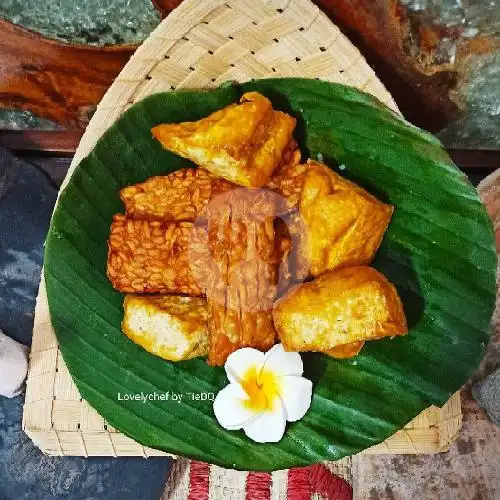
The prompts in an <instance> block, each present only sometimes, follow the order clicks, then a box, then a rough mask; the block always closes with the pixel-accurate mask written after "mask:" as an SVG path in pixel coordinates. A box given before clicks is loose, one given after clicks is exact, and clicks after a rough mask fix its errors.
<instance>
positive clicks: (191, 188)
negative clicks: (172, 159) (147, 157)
mask: <svg viewBox="0 0 500 500" xmlns="http://www.w3.org/2000/svg"><path fill="white" fill-rule="evenodd" d="M234 187H236V186H235V185H234V184H232V183H230V182H228V181H226V180H225V179H220V178H219V177H215V176H214V175H213V174H211V173H210V172H208V171H207V170H204V169H202V168H182V169H180V170H177V171H175V172H172V173H171V174H168V175H162V176H157V177H150V178H149V179H148V180H147V181H145V182H142V183H140V184H134V185H133V186H127V187H125V188H123V189H122V190H121V191H120V198H121V200H122V201H123V203H124V205H125V209H126V212H127V216H128V217H130V218H133V219H147V220H160V221H165V222H168V221H175V220H184V221H194V220H195V219H196V218H197V217H199V216H201V215H203V209H204V208H205V207H206V205H207V204H208V202H209V201H210V200H211V199H213V198H214V197H215V196H217V195H218V194H220V193H223V192H224V191H227V190H229V189H232V188H234Z"/></svg>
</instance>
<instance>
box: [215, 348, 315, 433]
mask: <svg viewBox="0 0 500 500" xmlns="http://www.w3.org/2000/svg"><path fill="white" fill-rule="evenodd" d="M224 368H225V369H226V374H227V378H228V379H229V382H230V384H229V385H228V386H227V387H225V388H224V389H222V390H221V391H220V392H219V394H217V397H216V398H215V400H214V412H215V417H216V418H217V420H218V422H219V424H220V425H222V427H224V429H228V430H238V429H243V430H244V432H245V434H246V435H247V436H248V437H249V438H250V439H253V440H254V441H256V442H258V443H277V442H278V441H279V440H280V439H281V438H282V437H283V434H284V433H285V426H286V422H287V420H288V421H289V422H295V421H296V420H300V419H301V418H302V417H303V416H304V415H305V414H306V412H307V410H308V409H309V406H310V405H311V395H312V382H311V381H310V380H308V379H306V378H304V377H302V373H303V371H304V367H303V364H302V359H301V357H300V354H298V353H297V352H286V351H285V350H284V349H283V346H282V345H281V344H277V345H275V346H274V347H273V348H272V349H270V350H269V351H268V352H267V353H265V354H264V353H262V352H260V351H258V350H257V349H252V348H251V347H245V348H243V349H239V350H237V351H235V352H233V353H232V354H231V355H230V356H229V357H228V358H227V361H226V364H225V365H224Z"/></svg>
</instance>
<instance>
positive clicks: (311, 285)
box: [273, 266, 408, 355]
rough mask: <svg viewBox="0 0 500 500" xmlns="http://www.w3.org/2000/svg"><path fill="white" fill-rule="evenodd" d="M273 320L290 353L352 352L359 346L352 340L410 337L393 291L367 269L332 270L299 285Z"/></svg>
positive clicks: (278, 307)
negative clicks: (407, 335)
mask: <svg viewBox="0 0 500 500" xmlns="http://www.w3.org/2000/svg"><path fill="white" fill-rule="evenodd" d="M273 317H274V324H275V326H276V330H277V332H278V335H279V337H280V339H281V342H282V343H283V346H284V347H285V349H286V350H288V351H319V352H325V353H327V354H330V355H335V354H337V355H338V354H339V350H338V349H337V348H338V346H345V347H344V348H343V351H346V350H351V349H354V350H356V349H357V348H360V347H362V346H360V345H359V344H358V345H357V346H356V345H353V343H355V342H359V343H362V342H363V341H366V340H374V339H379V338H382V337H392V336H395V335H404V334H406V333H408V327H407V324H406V318H405V315H404V311H403V305H402V303H401V299H400V298H399V296H398V293H397V291H396V288H395V287H394V285H393V284H392V283H390V282H389V281H388V280H387V278H386V277H385V276H384V275H383V274H381V273H379V272H378V271H376V270H375V269H373V268H371V267H365V266H357V267H347V268H343V269H338V270H336V271H330V272H327V273H324V274H322V275H321V276H319V277H318V278H316V279H314V281H310V282H308V283H302V284H300V285H297V286H296V287H294V288H293V289H292V290H290V291H289V292H288V293H287V294H286V295H285V296H284V297H282V298H281V299H279V300H278V301H277V302H276V303H275V304H274V311H273ZM346 345H349V347H347V346H346ZM332 349H335V351H331V350H332ZM343 354H344V355H345V354H346V352H344V353H343Z"/></svg>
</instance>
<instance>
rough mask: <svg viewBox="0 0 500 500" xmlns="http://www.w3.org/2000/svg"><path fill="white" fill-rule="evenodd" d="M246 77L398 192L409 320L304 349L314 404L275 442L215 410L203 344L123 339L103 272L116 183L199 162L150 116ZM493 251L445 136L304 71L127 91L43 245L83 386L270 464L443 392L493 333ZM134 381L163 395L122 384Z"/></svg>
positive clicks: (176, 447) (441, 397)
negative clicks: (294, 75)
mask: <svg viewBox="0 0 500 500" xmlns="http://www.w3.org/2000/svg"><path fill="white" fill-rule="evenodd" d="M251 90H256V91H259V92H261V93H262V94H264V95H266V96H267V97H269V98H270V99H271V100H272V102H273V105H274V106H275V108H277V109H281V110H284V111H287V112H289V113H291V114H293V115H294V116H295V117H297V119H298V127H297V132H296V138H297V140H298V141H299V145H300V147H301V149H302V151H303V152H304V154H305V155H307V156H309V157H311V158H316V157H317V156H318V154H319V155H320V158H321V157H322V158H323V159H324V161H325V162H326V163H327V164H329V165H331V166H332V168H337V167H335V165H338V166H340V167H341V172H340V173H341V174H342V175H345V176H346V177H348V178H349V179H351V180H354V181H355V182H357V183H359V184H360V185H362V186H364V187H365V188H366V189H368V190H369V191H370V192H372V193H373V194H375V195H376V196H378V197H379V198H380V199H382V200H383V201H386V202H388V203H391V204H393V205H394V206H395V213H394V217H393V219H392V222H391V224H390V227H389V230H388V232H387V234H386V236H385V238H384V241H383V244H382V246H381V248H380V250H379V252H378V254H377V257H376V260H375V262H374V266H375V267H376V268H377V269H378V270H380V271H381V272H382V273H384V274H385V275H386V276H387V277H388V278H389V279H390V280H391V281H392V282H393V283H394V284H395V285H396V287H397V288H398V291H399V293H400V295H401V297H402V300H403V304H404V308H405V312H406V315H407V318H408V322H409V327H410V332H409V334H408V335H407V336H404V337H400V338H397V339H393V340H391V339H385V340H380V341H373V342H368V343H367V344H366V345H365V347H364V349H363V350H362V351H361V354H360V355H358V356H357V357H356V358H354V359H351V360H335V359H333V358H328V357H326V356H323V355H321V354H316V353H309V354H305V355H304V356H303V358H304V364H305V376H307V377H308V378H310V379H311V380H313V383H314V394H313V400H312V405H311V408H310V410H309V412H308V413H307V414H306V416H305V417H304V418H303V419H302V420H301V421H299V422H295V423H292V424H289V426H288V428H287V431H286V434H285V437H284V438H283V439H282V440H281V441H280V442H279V443H277V444H257V443H254V442H251V441H250V440H249V439H248V438H246V437H245V435H244V433H243V432H242V431H232V432H229V431H226V430H224V429H223V428H221V427H220V426H219V425H218V423H217V421H216V419H215V417H214V414H213V410H212V402H211V401H210V394H216V393H217V392H218V391H219V390H220V389H221V388H223V387H224V386H225V385H226V383H227V381H226V377H225V374H224V370H223V369H222V368H213V367H209V366H208V365H207V364H206V362H205V360H204V359H195V360H190V361H185V362H180V363H171V362H168V361H164V360H162V359H160V358H158V357H155V356H153V355H150V354H148V353H147V352H146V351H144V350H143V349H141V348H140V347H138V346H137V345H135V344H134V343H132V342H131V341H130V340H128V338H127V337H125V335H123V334H122V332H121V330H120V322H121V319H122V300H123V296H122V295H121V294H120V293H118V292H117V291H115V290H113V288H112V287H111V285H110V283H109V281H108V280H107V278H106V274H105V272H106V252H107V238H108V234H109V227H110V224H111V220H112V216H113V214H115V213H117V212H123V207H122V205H121V202H120V200H119V197H118V190H119V189H120V188H122V187H123V186H126V185H129V184H133V183H137V182H141V181H144V180H145V179H147V178H148V177H150V176H152V175H159V174H167V173H169V172H172V171H174V170H176V169H179V168H182V167H186V166H192V164H191V163H190V162H189V161H187V160H185V159H182V158H180V157H178V156H175V155H173V154H171V153H169V152H167V151H164V150H163V149H162V148H161V146H160V145H159V143H158V142H156V141H154V140H153V139H152V136H151V132H150V130H151V128H152V127H153V126H155V125H158V124H160V123H165V122H181V121H190V120H197V119H200V118H202V117H204V116H206V115H208V114H209V113H211V112H213V111H215V110H217V109H220V108H222V107H224V106H226V105H228V104H230V103H232V102H236V101H237V100H238V98H239V97H240V96H241V94H242V93H243V92H247V91H251ZM495 267H496V254H495V249H494V240H493V230H492V226H491V223H490V221H489V219H488V216H487V214H486V211H485V209H484V207H483V206H482V204H481V203H480V200H479V198H478V196H477V194H476V192H475V190H474V188H473V187H472V185H471V184H470V183H469V181H468V180H467V178H466V176H465V175H464V174H463V173H461V172H460V171H459V170H458V169H457V168H456V167H455V165H454V164H453V163H452V161H451V160H450V158H449V157H448V156H447V154H446V153H445V151H444V150H443V148H442V146H441V144H440V143H439V141H438V140H437V139H435V138H434V137H433V136H431V135H430V134H428V133H426V132H424V131H422V130H420V129H418V128H416V127H414V126H412V125H411V124H409V123H407V122H406V121H404V120H403V119H402V118H401V117H400V116H398V115H396V114H395V113H393V112H392V111H390V110H388V109H387V108H386V107H385V106H384V105H382V104H381V103H380V102H379V101H377V100H376V99H374V98H373V97H371V96H369V95H367V94H364V93H362V92H360V91H357V90H355V89H352V88H349V87H345V86H342V85H337V84H331V83H326V82H321V81H316V80H304V79H270V80H257V81H252V82H248V83H245V84H243V85H241V86H238V85H230V84H225V85H223V86H222V87H220V88H218V89H217V90H214V91H176V92H169V93H163V94H156V95H153V96H150V97H148V98H146V99H144V100H143V101H141V102H139V103H137V104H136V105H134V106H133V107H132V108H130V109H129V110H128V111H127V112H126V113H124V114H123V116H122V117H121V118H120V119H119V120H118V121H117V122H116V123H115V124H114V125H113V126H112V127H111V128H110V129H109V130H108V131H107V132H106V133H105V134H104V135H103V137H102V138H101V139H100V140H99V142H98V143H97V145H96V146H95V148H94V150H93V151H92V152H91V153H90V154H89V155H88V157H87V158H85V159H84V160H83V161H82V162H81V163H80V165H79V166H78V167H77V169H76V170H75V172H74V174H73V175H72V177H71V180H70V182H69V184H68V185H67V187H66V188H65V190H64V191H63V192H62V193H61V196H60V199H59V203H58V205H57V208H56V210H55V213H54V215H53V218H52V223H51V227H50V231H49V234H48V237H47V242H46V253H45V280H46V286H47V293H48V301H49V307H50V313H51V318H52V323H53V326H54V328H55V331H56V335H57V339H58V342H59V345H60V349H61V351H62V355H63V357H64V360H65V362H66V364H67V366H68V369H69V371H70V373H71V375H72V377H73V378H74V381H75V383H76V385H77V387H78V389H79V391H80V393H81V395H82V397H83V398H85V399H86V400H87V401H88V402H89V403H90V404H91V405H92V406H93V407H94V408H95V409H96V410H97V411H98V412H99V413H100V414H101V415H102V416H104V418H105V419H106V420H107V421H108V422H109V423H110V424H111V425H113V426H114V427H116V428H117V429H118V430H120V431H121V432H123V433H124V434H126V435H128V436H130V437H131V438H133V439H135V440H136V441H138V442H139V443H142V444H144V445H147V446H151V447H153V448H157V449H161V450H165V451H168V452H170V453H174V454H178V455H183V456H187V457H191V458H195V459H199V460H203V461H206V462H210V463H214V464H218V465H221V466H224V467H228V468H236V469H243V470H263V471H267V470H275V469H283V468H288V467H292V466H302V465H307V464H311V463H315V462H319V461H322V460H337V459H339V458H341V457H344V456H346V455H352V454H355V453H358V452H359V451H361V450H363V449H365V448H368V447H370V446H372V445H374V444H376V443H379V442H381V441H383V440H384V439H386V438H387V437H388V436H390V435H392V434H393V433H394V432H396V431H397V430H398V429H399V428H401V427H403V426H404V425H405V424H406V423H407V422H409V421H410V420H411V419H412V418H413V417H415V416H416V415H417V414H418V413H420V412H421V411H422V410H424V409H425V408H426V407H428V406H429V405H442V404H444V403H445V402H446V401H447V399H448V398H449V397H450V396H451V394H453V392H455V391H456V390H457V389H459V388H460V386H461V385H462V384H463V383H464V382H466V381H467V379H468V378H469V377H470V376H471V375H472V373H473V372H474V370H475V369H476V367H477V365H478V363H479V362H480V360H481V358H482V357H483V354H484V351H485V347H486V345H487V343H488V341H489V336H490V318H491V315H492V311H493V305H494V296H495ZM137 394H139V395H140V394H144V395H145V396H147V395H149V394H153V396H152V397H153V398H154V399H149V400H145V401H144V400H142V401H138V400H135V399H132V400H131V399H128V398H129V396H130V395H134V397H136V396H135V395H137ZM154 394H157V396H156V397H155V396H154ZM161 394H163V395H164V396H162V397H160V395H161ZM197 394H200V396H196V395H197ZM202 394H205V395H207V396H201V395H202ZM180 396H182V398H180ZM147 397H150V396H147ZM162 398H163V399H162ZM197 398H198V399H197ZM143 399H146V398H143Z"/></svg>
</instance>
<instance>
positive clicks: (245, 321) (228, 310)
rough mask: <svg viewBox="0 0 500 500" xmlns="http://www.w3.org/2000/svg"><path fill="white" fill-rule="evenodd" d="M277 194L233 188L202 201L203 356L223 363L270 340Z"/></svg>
mask: <svg viewBox="0 0 500 500" xmlns="http://www.w3.org/2000/svg"><path fill="white" fill-rule="evenodd" d="M276 198H277V197H276V195H275V194H274V193H271V192H270V191H266V190H250V189H237V190H234V191H229V192H228V193H225V194H224V195H221V196H220V197H218V198H217V203H212V204H209V206H208V207H207V220H208V230H207V233H206V240H207V246H208V248H209V250H210V253H211V256H212V259H213V260H212V262H211V264H210V266H207V270H208V277H206V278H205V279H206V283H207V298H208V312H209V320H208V329H209V335H210V352H209V355H208V362H209V363H210V364H211V365H222V364H224V362H225V361H226V358H227V356H228V355H229V354H230V353H231V352H233V351H235V350H237V349H239V348H241V347H246V346H252V347H255V348H257V349H261V350H266V349H269V348H270V347H271V346H272V345H273V344H274V342H275V338H276V331H275V329H274V325H273V320H272V312H271V310H272V304H273V301H274V299H275V297H276V292H277V289H278V265H277V264H278V258H277V252H276V237H275V231H274V215H275V213H276V210H277V206H276Z"/></svg>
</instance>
